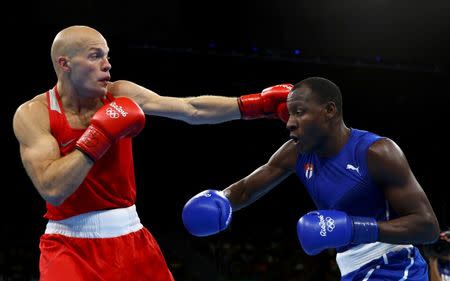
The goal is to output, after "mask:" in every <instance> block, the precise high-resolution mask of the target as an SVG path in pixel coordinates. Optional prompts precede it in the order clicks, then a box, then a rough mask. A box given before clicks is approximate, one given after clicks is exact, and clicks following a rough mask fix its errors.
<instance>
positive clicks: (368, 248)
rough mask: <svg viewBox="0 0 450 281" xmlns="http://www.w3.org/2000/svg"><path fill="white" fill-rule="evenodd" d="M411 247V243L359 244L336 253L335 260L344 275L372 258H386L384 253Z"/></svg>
mask: <svg viewBox="0 0 450 281" xmlns="http://www.w3.org/2000/svg"><path fill="white" fill-rule="evenodd" d="M412 247H413V245H395V244H387V243H382V242H375V243H370V244H361V245H358V246H355V247H353V248H351V249H349V250H347V251H345V252H342V253H338V254H337V255H336V262H337V264H338V266H339V270H340V271H341V276H344V275H347V274H348V273H350V272H352V271H355V270H357V269H358V268H360V267H361V266H363V265H365V264H366V263H368V262H370V261H372V260H374V259H378V258H380V257H382V256H384V258H385V259H386V256H385V255H386V254H387V253H389V252H395V251H400V250H402V249H406V248H412Z"/></svg>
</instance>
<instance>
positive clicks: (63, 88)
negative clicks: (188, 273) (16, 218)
mask: <svg viewBox="0 0 450 281" xmlns="http://www.w3.org/2000/svg"><path fill="white" fill-rule="evenodd" d="M108 52H109V48H108V45H107V42H106V40H105V38H104V37H103V36H102V35H101V34H100V33H99V32H98V31H96V30H94V29H92V28H90V27H87V26H71V27H68V28H66V29H64V30H62V31H60V32H59V33H58V34H57V35H56V37H55V39H54V41H53V44H52V48H51V58H52V62H53V66H54V69H55V72H56V75H57V78H58V79H57V83H56V85H55V86H54V87H53V88H52V89H50V90H49V91H47V92H46V93H42V94H39V95H37V96H35V97H34V98H32V99H31V100H29V101H26V102H25V103H23V104H22V105H21V106H20V107H19V108H18V109H17V111H16V113H15V115H14V121H13V127H14V133H15V135H16V137H17V140H18V142H19V144H20V155H21V159H22V162H23V165H24V167H25V170H26V172H27V174H28V175H29V177H30V179H31V180H32V182H33V184H34V185H35V187H36V189H37V190H38V192H39V194H40V195H41V196H42V198H43V199H45V201H46V206H47V212H46V213H45V215H44V217H45V218H46V219H48V223H47V227H46V230H45V234H43V235H42V237H41V240H40V250H41V256H40V264H39V268H40V280H42V281H53V280H65V281H71V280H89V281H96V280H108V281H110V280H153V281H166V280H173V277H172V274H171V272H170V270H169V268H168V266H167V264H166V262H165V260H164V257H163V254H162V253H161V250H160V248H159V246H158V244H157V242H156V241H155V239H154V238H153V236H152V235H151V233H150V232H149V231H148V230H147V229H146V228H145V227H143V225H142V224H141V223H140V220H139V216H138V214H137V213H136V208H135V205H134V204H135V200H136V186H135V178H134V166H133V157H132V137H134V136H136V135H137V134H139V132H140V131H141V130H142V129H143V128H144V124H145V114H149V115H158V116H164V117H168V118H173V119H177V120H182V121H185V122H187V123H190V124H211V123H221V122H225V121H229V120H234V119H255V118H280V119H283V120H287V118H288V114H287V111H286V96H287V94H288V93H289V90H290V89H291V87H292V85H290V84H282V85H276V86H272V87H269V88H266V89H265V90H263V91H262V92H261V93H257V94H251V95H244V96H241V97H239V98H231V97H221V96H198V97H190V98H175V97H164V96H160V95H158V94H156V93H155V92H153V91H150V90H148V89H146V88H144V87H141V86H139V85H137V84H134V83H132V82H129V81H116V82H110V79H111V76H110V69H111V64H110V63H109V60H108Z"/></svg>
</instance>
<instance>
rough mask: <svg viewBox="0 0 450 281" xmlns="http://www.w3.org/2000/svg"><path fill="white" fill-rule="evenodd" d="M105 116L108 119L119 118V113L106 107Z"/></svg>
mask: <svg viewBox="0 0 450 281" xmlns="http://www.w3.org/2000/svg"><path fill="white" fill-rule="evenodd" d="M106 115H108V116H109V117H110V118H113V119H116V118H119V113H118V112H117V111H116V110H114V108H111V107H108V108H107V109H106Z"/></svg>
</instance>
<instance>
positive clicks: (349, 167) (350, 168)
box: [346, 164, 359, 175]
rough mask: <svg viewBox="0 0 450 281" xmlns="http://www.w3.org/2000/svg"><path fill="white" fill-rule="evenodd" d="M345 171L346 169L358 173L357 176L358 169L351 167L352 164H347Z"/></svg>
mask: <svg viewBox="0 0 450 281" xmlns="http://www.w3.org/2000/svg"><path fill="white" fill-rule="evenodd" d="M346 169H347V170H352V171H356V172H357V173H358V175H359V167H355V166H353V165H352V164H347V167H346Z"/></svg>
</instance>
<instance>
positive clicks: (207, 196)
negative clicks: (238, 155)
mask: <svg viewBox="0 0 450 281" xmlns="http://www.w3.org/2000/svg"><path fill="white" fill-rule="evenodd" d="M293 149H294V146H293V143H292V141H289V142H288V143H286V144H285V145H283V146H282V147H281V148H280V149H279V150H278V151H277V152H276V153H275V154H274V155H273V156H272V157H271V159H270V160H269V162H268V163H267V164H265V165H263V166H261V167H260V168H258V169H257V170H256V171H255V172H253V173H252V174H250V175H249V176H247V177H246V178H244V179H242V180H240V181H238V182H237V183H235V184H232V185H231V186H230V187H228V188H226V189H225V190H224V191H219V190H214V189H208V190H204V191H202V192H200V193H198V194H197V195H195V196H194V197H192V198H191V199H190V200H189V201H188V202H187V203H186V204H185V206H184V208H183V212H182V219H183V223H184V226H185V227H186V229H187V230H188V231H189V233H191V234H192V235H195V236H200V237H201V236H208V235H213V234H216V233H218V232H220V231H222V230H224V229H226V228H227V227H228V226H229V224H230V222H231V218H232V212H233V211H236V210H238V209H240V208H243V207H245V206H247V205H249V204H251V203H252V202H254V201H255V200H257V199H258V198H260V197H261V196H263V195H264V194H266V193H267V192H269V191H270V190H271V189H272V188H274V187H275V186H276V185H277V184H278V183H280V182H281V181H282V180H284V179H285V178H286V177H287V176H289V175H290V174H292V173H293V169H292V167H294V165H295V159H296V155H297V154H295V153H294V154H293V153H292V152H293ZM286 159H289V161H286Z"/></svg>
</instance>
